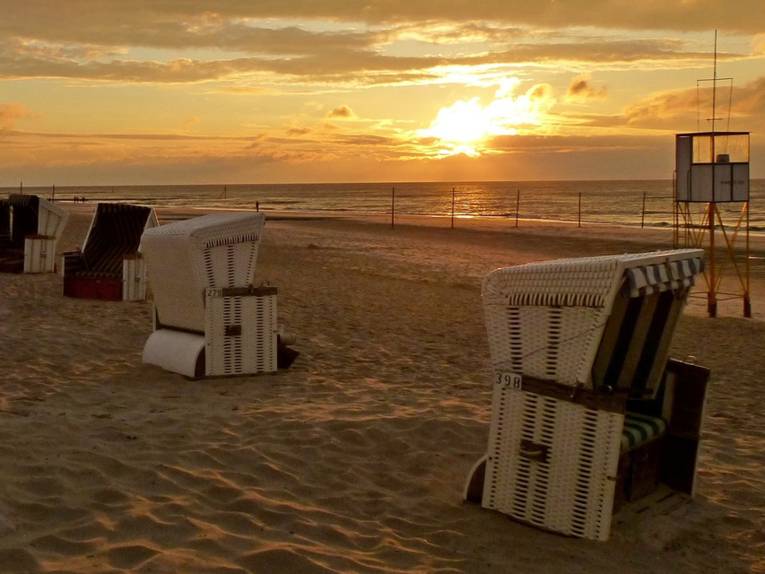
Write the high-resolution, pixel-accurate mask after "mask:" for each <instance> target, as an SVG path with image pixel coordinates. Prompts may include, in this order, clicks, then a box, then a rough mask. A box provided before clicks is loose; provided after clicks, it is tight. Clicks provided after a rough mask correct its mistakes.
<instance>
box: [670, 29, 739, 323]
mask: <svg viewBox="0 0 765 574" xmlns="http://www.w3.org/2000/svg"><path fill="white" fill-rule="evenodd" d="M720 80H730V82H731V84H730V90H729V92H728V93H729V94H730V95H729V102H728V118H727V119H728V125H730V107H731V101H730V100H731V99H732V94H733V88H732V78H718V77H717V33H716V32H715V73H714V77H713V78H712V79H709V80H699V81H698V82H699V83H697V92H698V88H699V85H700V83H701V82H712V93H711V95H712V98H711V99H712V102H711V108H712V117H711V118H709V119H708V120H709V121H710V122H711V128H712V129H711V131H697V132H693V133H681V134H677V135H676V136H675V185H674V207H675V208H674V237H673V242H674V246H675V247H676V248H678V247H695V248H701V249H704V251H705V252H706V258H707V264H706V267H705V271H704V283H703V285H705V286H706V299H707V312H708V313H709V316H710V317H716V316H717V303H718V302H719V301H727V300H731V299H741V300H742V301H743V311H744V317H751V316H752V305H751V298H750V290H749V266H750V263H749V262H750V259H749V254H750V251H749V213H750V209H749V149H750V148H749V132H738V131H717V130H716V129H715V127H716V122H717V121H719V120H722V119H723V118H717V117H715V112H716V107H717V82H718V81H720ZM739 206H740V207H739ZM742 235H743V244H744V245H743V246H741V245H740V244H741V243H742ZM720 239H722V241H720ZM731 268H732V272H731ZM695 295H696V296H702V297H703V296H704V294H703V293H696V294H695ZM692 296H693V295H692Z"/></svg>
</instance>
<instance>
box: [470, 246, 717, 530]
mask: <svg viewBox="0 0 765 574" xmlns="http://www.w3.org/2000/svg"><path fill="white" fill-rule="evenodd" d="M702 255H703V252H702V251H701V250H694V249H686V250H674V251H663V252H653V253H643V254H634V255H619V256H605V257H592V258H580V259H564V260H558V261H550V262H545V263H532V264H527V265H520V266H517V267H510V268H506V269H499V270H497V271H494V272H492V273H491V274H489V275H488V276H487V277H486V279H485V281H484V284H483V294H482V296H483V305H484V314H485V320H486V326H487V331H488V337H489V347H490V353H491V362H492V366H493V368H494V373H495V374H494V389H493V397H492V418H491V424H490V431H489V444H488V449H487V454H486V455H485V456H484V457H482V458H481V459H480V460H479V461H478V462H477V463H476V465H475V466H474V467H473V470H472V471H471V473H470V476H469V477H468V481H467V485H466V487H465V499H466V500H467V501H469V502H474V503H479V504H481V505H482V506H483V507H485V508H489V509H493V510H497V511H499V512H502V513H505V514H508V515H509V516H511V517H512V518H515V519H517V520H519V521H521V522H525V523H528V524H531V525H534V526H537V527H540V528H544V529H548V530H552V531H555V532H559V533H563V534H567V535H571V536H578V537H584V538H591V539H595V540H606V539H608V537H609V533H610V529H611V519H612V514H613V512H614V510H615V509H617V508H618V507H619V506H621V505H622V504H624V503H625V502H631V501H635V500H637V499H639V498H641V497H644V496H646V495H648V494H650V493H651V492H652V491H654V490H655V489H656V488H657V487H658V485H659V483H664V484H665V485H667V486H669V487H670V488H672V489H674V490H676V491H680V492H684V493H687V494H689V495H693V492H694V485H695V477H696V459H697V455H698V448H699V437H700V433H701V423H702V418H703V408H704V397H705V391H706V383H707V379H708V376H709V371H708V370H706V369H704V368H703V367H699V366H696V365H691V364H687V363H681V362H679V361H675V360H671V359H670V360H668V351H669V345H670V342H671V339H672V335H673V332H674V330H675V326H676V324H677V320H678V318H679V316H680V314H681V312H682V308H683V306H684V304H685V302H686V300H687V297H688V292H689V290H690V287H691V286H692V284H693V281H694V277H695V276H696V275H697V274H698V273H700V272H701V271H702Z"/></svg>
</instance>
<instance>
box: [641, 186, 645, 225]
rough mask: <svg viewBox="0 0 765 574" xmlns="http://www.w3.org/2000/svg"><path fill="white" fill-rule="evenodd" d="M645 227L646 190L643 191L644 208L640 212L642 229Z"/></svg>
mask: <svg viewBox="0 0 765 574" xmlns="http://www.w3.org/2000/svg"><path fill="white" fill-rule="evenodd" d="M644 227H645V191H644V192H643V209H642V211H641V212H640V229H643V228H644Z"/></svg>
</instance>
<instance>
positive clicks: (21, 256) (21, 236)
mask: <svg viewBox="0 0 765 574" xmlns="http://www.w3.org/2000/svg"><path fill="white" fill-rule="evenodd" d="M68 218H69V213H68V212H67V211H66V210H64V209H63V208H61V207H59V206H58V205H56V204H54V203H51V202H49V201H47V200H45V199H43V198H41V197H38V196H36V195H21V194H13V195H11V196H10V197H9V198H8V199H7V200H3V201H2V202H1V203H0V272H6V273H21V272H24V273H52V272H53V271H54V270H55V265H56V263H55V262H56V247H57V246H58V240H59V239H60V238H61V234H62V233H63V232H64V227H66V221H67V219H68Z"/></svg>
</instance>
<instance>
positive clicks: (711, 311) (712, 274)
mask: <svg viewBox="0 0 765 574" xmlns="http://www.w3.org/2000/svg"><path fill="white" fill-rule="evenodd" d="M712 141H713V142H714V138H712ZM712 148H713V149H714V143H712ZM712 157H714V155H712ZM714 191H715V188H714V184H712V193H713V194H714ZM712 198H714V195H712ZM715 208H716V206H715V204H714V202H713V201H710V202H709V221H707V226H708V227H709V272H708V273H709V291H708V292H707V314H708V315H709V316H710V317H717V269H716V268H715V267H716V264H717V262H716V261H715Z"/></svg>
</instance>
